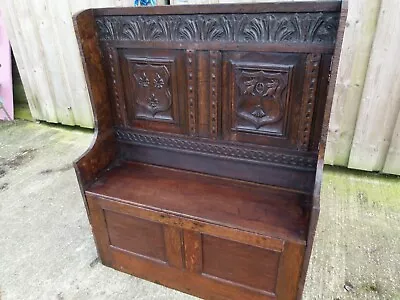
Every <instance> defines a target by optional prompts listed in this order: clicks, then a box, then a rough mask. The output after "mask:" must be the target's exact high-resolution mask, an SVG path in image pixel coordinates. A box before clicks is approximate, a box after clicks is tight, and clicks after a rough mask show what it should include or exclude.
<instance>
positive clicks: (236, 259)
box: [203, 235, 281, 294]
mask: <svg viewBox="0 0 400 300" xmlns="http://www.w3.org/2000/svg"><path fill="white" fill-rule="evenodd" d="M280 255H281V254H280V253H279V252H275V251H270V250H267V249H261V248H256V247H252V246H249V245H246V244H241V243H237V242H232V241H228V240H223V239H220V238H216V237H212V236H208V235H204V236H203V273H204V274H207V275H210V276H213V277H216V278H221V279H225V280H229V281H231V282H232V283H233V284H239V285H244V286H247V287H250V288H254V289H257V290H260V291H267V292H271V293H272V294H274V293H275V285H276V273H277V270H278V266H279V258H280Z"/></svg>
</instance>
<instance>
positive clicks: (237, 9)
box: [94, 1, 341, 16]
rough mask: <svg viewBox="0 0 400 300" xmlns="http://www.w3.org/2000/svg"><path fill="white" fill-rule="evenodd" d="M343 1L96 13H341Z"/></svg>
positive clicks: (166, 8)
mask: <svg viewBox="0 0 400 300" xmlns="http://www.w3.org/2000/svg"><path fill="white" fill-rule="evenodd" d="M340 7H341V1H307V2H306V1H304V2H296V3H290V2H279V1H277V2H271V3H257V5H254V4H240V5H232V4H217V5H212V6H211V5H179V6H162V7H154V8H149V7H138V8H128V7H124V8H103V9H97V10H95V11H94V13H95V14H96V15H99V16H105V15H110V16H115V15H118V16H124V15H127V16H130V15H147V14H155V15H169V14H179V15H186V14H193V13H196V14H224V13H259V12H263V11H265V12H275V13H279V12H294V13H300V12H306V13H307V12H320V11H323V12H337V11H340Z"/></svg>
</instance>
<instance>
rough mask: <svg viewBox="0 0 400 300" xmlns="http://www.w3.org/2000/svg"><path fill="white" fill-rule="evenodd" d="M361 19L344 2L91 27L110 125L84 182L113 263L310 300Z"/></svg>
mask: <svg viewBox="0 0 400 300" xmlns="http://www.w3.org/2000/svg"><path fill="white" fill-rule="evenodd" d="M345 17H346V5H344V8H343V9H342V11H341V3H340V1H323V2H295V3H259V4H235V5H233V4H228V5H204V6H165V7H153V8H112V9H109V8H105V9H91V10H87V11H84V12H82V13H80V14H78V15H77V16H75V18H74V24H75V30H76V33H77V37H78V44H79V47H80V50H81V54H82V60H83V66H84V69H85V74H86V80H87V83H88V89H89V93H90V97H91V102H92V106H93V112H94V117H95V122H96V123H95V124H96V131H95V138H94V141H93V143H92V145H91V146H90V148H89V150H88V151H87V152H86V153H85V154H83V156H82V157H81V158H80V159H78V160H77V161H76V162H75V170H76V174H77V177H78V181H79V184H80V188H81V192H82V195H83V197H84V199H85V205H86V208H87V212H88V216H89V220H90V223H91V225H92V228H93V234H94V237H95V241H96V247H97V250H98V253H99V256H100V258H101V260H102V262H103V263H104V264H105V265H107V266H110V267H112V268H115V269H117V270H120V271H123V272H126V273H129V274H132V275H135V276H138V277H141V278H144V279H147V280H150V281H153V282H156V283H159V284H163V285H165V286H168V287H171V288H175V289H178V290H180V291H183V292H185V293H189V294H192V295H196V296H199V297H202V298H205V299H229V300H233V299H239V300H246V299H251V300H253V299H278V300H291V299H296V298H298V299H300V298H301V294H302V291H303V286H304V281H305V276H306V271H307V267H308V263H309V259H310V255H311V249H312V244H313V239H314V235H315V229H316V224H317V220H318V214H319V198H320V186H321V180H322V168H323V155H324V150H325V143H326V132H327V127H328V121H329V113H330V106H331V102H332V96H333V87H334V82H335V79H336V74H337V73H336V67H337V64H338V61H339V52H340V51H339V49H340V44H341V40H342V38H343V31H344V24H345ZM283 25H284V26H283ZM334 51H335V53H333V52H334ZM332 60H333V73H332V74H330V70H331V69H330V68H331V63H332ZM329 80H330V82H329ZM328 84H330V85H329V90H328Z"/></svg>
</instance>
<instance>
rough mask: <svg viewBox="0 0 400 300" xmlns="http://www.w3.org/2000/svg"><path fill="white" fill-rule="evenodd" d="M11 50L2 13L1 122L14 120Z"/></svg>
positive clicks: (0, 25) (0, 37)
mask: <svg viewBox="0 0 400 300" xmlns="http://www.w3.org/2000/svg"><path fill="white" fill-rule="evenodd" d="M11 68H12V67H11V48H10V44H9V39H8V36H7V33H6V29H5V22H4V16H3V15H2V14H1V11H0V120H9V121H11V120H13V119H14V105H13V104H14V102H13V82H12V71H11Z"/></svg>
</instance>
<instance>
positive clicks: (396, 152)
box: [383, 114, 400, 175]
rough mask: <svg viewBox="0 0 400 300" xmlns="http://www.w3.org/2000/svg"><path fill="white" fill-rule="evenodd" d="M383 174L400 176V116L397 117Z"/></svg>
mask: <svg viewBox="0 0 400 300" xmlns="http://www.w3.org/2000/svg"><path fill="white" fill-rule="evenodd" d="M383 172H384V173H389V174H396V175H400V114H399V115H398V117H397V122H396V126H395V128H394V130H393V135H392V140H391V143H390V147H389V151H388V154H387V156H386V161H385V165H384V167H383Z"/></svg>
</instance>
